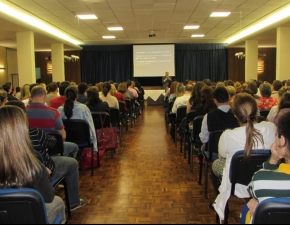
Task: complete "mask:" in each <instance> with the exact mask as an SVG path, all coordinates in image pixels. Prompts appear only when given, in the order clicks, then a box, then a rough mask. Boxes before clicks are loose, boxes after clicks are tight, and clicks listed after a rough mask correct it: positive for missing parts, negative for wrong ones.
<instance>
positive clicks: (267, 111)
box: [260, 109, 270, 118]
mask: <svg viewBox="0 0 290 225" xmlns="http://www.w3.org/2000/svg"><path fill="white" fill-rule="evenodd" d="M269 112H270V109H260V115H261V116H263V117H264V118H267V116H268V114H269Z"/></svg>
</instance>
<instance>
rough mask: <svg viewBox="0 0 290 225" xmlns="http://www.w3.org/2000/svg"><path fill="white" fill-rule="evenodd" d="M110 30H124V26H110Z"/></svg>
mask: <svg viewBox="0 0 290 225" xmlns="http://www.w3.org/2000/svg"><path fill="white" fill-rule="evenodd" d="M108 30H123V28H122V27H108Z"/></svg>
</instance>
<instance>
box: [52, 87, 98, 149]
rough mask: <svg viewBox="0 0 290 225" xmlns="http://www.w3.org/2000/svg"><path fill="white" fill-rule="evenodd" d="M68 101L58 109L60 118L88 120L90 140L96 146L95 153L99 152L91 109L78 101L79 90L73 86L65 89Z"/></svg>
mask: <svg viewBox="0 0 290 225" xmlns="http://www.w3.org/2000/svg"><path fill="white" fill-rule="evenodd" d="M65 96H66V100H65V102H64V105H62V106H60V107H58V109H57V110H58V111H59V113H60V117H61V118H62V119H81V120H86V121H87V122H88V123H89V127H90V135H91V136H90V140H91V142H92V143H93V145H94V151H96V152H97V151H98V143H97V137H96V129H95V126H94V121H93V117H92V114H91V111H90V110H89V108H88V107H87V106H86V105H85V104H82V103H80V102H78V101H77V97H78V89H77V87H76V86H74V85H71V86H68V87H67V88H66V89H65Z"/></svg>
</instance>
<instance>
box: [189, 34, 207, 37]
mask: <svg viewBox="0 0 290 225" xmlns="http://www.w3.org/2000/svg"><path fill="white" fill-rule="evenodd" d="M191 37H204V34H193V35H191Z"/></svg>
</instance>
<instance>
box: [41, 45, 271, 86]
mask: <svg viewBox="0 0 290 225" xmlns="http://www.w3.org/2000/svg"><path fill="white" fill-rule="evenodd" d="M237 52H245V48H229V49H228V79H229V80H233V81H244V80H245V60H244V59H238V58H237V57H235V53H237ZM258 52H259V53H260V54H266V56H265V57H264V66H265V69H264V72H263V73H261V74H260V75H259V76H258V73H257V79H260V80H263V81H268V82H270V83H272V82H273V80H275V79H276V48H259V49H258ZM64 55H67V56H70V55H76V56H79V57H80V60H79V61H77V62H66V63H65V80H68V81H74V82H76V83H79V82H81V81H82V80H81V60H82V59H81V51H65V53H64ZM50 56H51V52H36V53H35V60H36V61H35V64H36V67H39V68H40V70H41V81H42V82H43V83H46V84H49V83H51V82H52V75H51V74H47V72H46V64H47V60H46V59H45V58H46V57H50ZM52 63H53V60H52Z"/></svg>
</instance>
